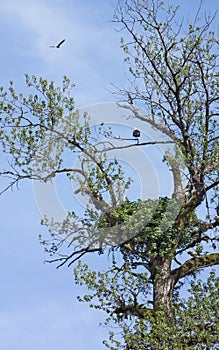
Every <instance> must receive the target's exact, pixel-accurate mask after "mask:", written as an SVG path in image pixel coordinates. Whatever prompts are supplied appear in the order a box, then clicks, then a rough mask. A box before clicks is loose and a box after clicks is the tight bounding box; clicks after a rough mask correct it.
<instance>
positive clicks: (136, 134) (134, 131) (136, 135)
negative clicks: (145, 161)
mask: <svg viewBox="0 0 219 350" xmlns="http://www.w3.org/2000/svg"><path fill="white" fill-rule="evenodd" d="M132 135H133V137H135V138H136V140H137V144H139V137H140V135H141V133H140V131H139V130H138V129H134V130H133V133H132Z"/></svg>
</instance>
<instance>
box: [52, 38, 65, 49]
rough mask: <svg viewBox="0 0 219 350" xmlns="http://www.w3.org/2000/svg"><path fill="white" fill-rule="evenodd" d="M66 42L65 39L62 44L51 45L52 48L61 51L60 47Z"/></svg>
mask: <svg viewBox="0 0 219 350" xmlns="http://www.w3.org/2000/svg"><path fill="white" fill-rule="evenodd" d="M64 42H65V39H63V40H62V41H60V43H58V44H57V45H51V46H50V47H55V48H56V49H59V48H60V46H61V45H62V44H63V43H64Z"/></svg>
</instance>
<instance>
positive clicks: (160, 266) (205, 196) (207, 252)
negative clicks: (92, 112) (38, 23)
mask: <svg viewBox="0 0 219 350" xmlns="http://www.w3.org/2000/svg"><path fill="white" fill-rule="evenodd" d="M213 20H214V17H208V16H205V17H204V19H203V18H202V15H201V8H200V9H199V10H198V12H197V13H196V16H195V18H194V21H193V23H184V22H183V21H179V17H178V12H177V7H174V6H169V7H164V4H163V2H161V1H159V0H148V1H140V0H120V1H119V2H118V6H117V8H116V11H115V17H114V21H115V22H116V23H117V25H118V24H120V25H121V26H122V29H124V30H125V35H124V38H122V39H121V45H122V48H123V50H124V53H125V61H126V63H127V64H128V68H129V72H130V74H131V78H130V80H129V81H130V86H129V87H127V88H126V89H118V90H117V91H116V94H117V95H119V96H120V100H119V105H120V106H122V107H123V108H125V109H127V110H128V111H130V114H131V115H132V116H134V117H135V118H137V119H140V120H142V121H143V122H145V123H148V124H150V125H151V126H152V127H153V128H156V129H157V130H159V131H161V132H162V133H163V134H165V135H166V136H167V137H168V139H169V142H170V143H171V142H174V143H175V153H173V152H169V153H167V154H166V155H165V159H164V160H165V161H166V163H167V164H168V166H169V169H170V171H171V172H172V174H173V179H174V191H173V194H172V197H171V198H167V197H164V198H158V199H156V200H150V199H148V200H146V201H140V200H137V198H136V201H135V202H131V201H130V200H128V199H124V198H123V197H124V193H125V189H126V188H127V187H128V186H129V184H130V183H129V181H125V180H124V176H123V171H122V168H121V166H120V164H119V162H118V161H117V160H113V161H109V160H108V157H107V151H108V150H109V149H110V150H111V149H112V147H114V146H113V141H112V140H113V134H112V133H111V132H110V130H107V129H106V128H105V127H104V126H100V131H99V132H100V134H99V136H95V135H94V134H93V133H92V128H91V127H90V125H89V116H88V115H87V114H85V115H84V116H80V114H79V112H78V111H77V110H75V109H74V101H73V99H72V97H69V96H70V91H71V85H70V82H69V80H68V79H67V78H66V77H65V78H64V81H63V85H62V87H58V88H56V87H55V85H54V83H53V82H51V83H48V82H47V81H46V80H44V79H42V78H40V79H39V80H37V79H36V78H35V77H32V78H30V77H28V76H27V77H26V81H27V85H28V86H29V87H30V88H34V89H35V90H36V91H37V92H36V94H35V95H30V96H29V97H28V98H25V97H23V95H21V94H19V95H18V94H16V92H15V90H14V88H13V84H12V83H11V86H10V87H9V92H8V93H7V92H5V91H4V89H1V106H0V108H1V115H2V117H1V118H2V119H1V121H2V125H3V126H4V128H2V129H1V133H0V138H1V141H2V145H3V150H4V151H5V152H7V153H9V154H11V156H12V161H11V168H10V169H7V170H3V171H2V172H1V175H2V176H9V177H10V179H11V180H10V182H9V184H8V186H6V188H5V189H4V190H6V189H8V188H10V187H12V186H13V185H15V184H17V183H19V181H20V180H22V179H26V178H29V179H36V180H40V181H44V182H46V181H51V180H52V179H53V177H55V176H56V175H57V174H60V173H62V174H66V175H67V176H68V178H69V179H70V180H72V179H73V178H74V179H75V180H77V181H78V184H79V187H78V191H80V192H81V193H82V194H83V195H87V196H88V197H89V203H88V206H87V208H86V210H85V212H84V217H83V218H82V219H80V220H79V218H78V217H77V215H76V213H74V212H73V211H72V212H69V213H68V215H67V217H66V219H65V220H64V221H63V222H62V223H57V222H54V221H50V220H48V219H47V218H45V220H44V222H43V223H44V224H45V225H47V226H49V231H50V232H51V240H48V241H47V240H44V239H43V238H41V242H42V243H43V244H44V245H45V248H46V250H47V251H48V252H49V253H50V254H58V255H59V256H57V257H55V258H54V259H53V260H52V261H56V262H58V264H59V266H61V265H63V264H65V263H68V264H69V265H71V264H72V263H73V262H75V261H76V260H78V259H80V258H81V257H82V256H83V255H85V254H87V253H91V252H98V253H104V252H105V251H106V252H108V253H110V254H111V256H112V266H111V268H110V270H109V271H107V272H104V273H102V272H99V273H97V272H95V271H90V270H89V267H88V266H87V265H84V264H82V263H81V262H79V264H78V266H77V267H76V268H75V270H74V274H75V279H76V283H79V284H82V283H85V284H86V285H87V286H88V288H89V289H90V290H91V291H93V292H92V293H91V294H90V295H86V296H85V297H84V298H81V300H83V301H84V300H85V301H89V302H91V305H92V306H93V307H97V308H101V309H103V310H105V311H106V312H108V314H109V320H108V321H110V320H112V321H113V322H116V323H118V324H119V325H120V326H121V327H122V329H123V333H122V336H123V339H124V343H123V344H122V343H120V342H119V341H117V340H115V339H114V336H113V334H112V333H111V335H110V336H111V340H112V342H114V343H115V347H114V345H113V344H112V345H107V346H108V347H109V348H111V349H118V348H119V347H121V348H123V349H127V350H128V349H145V348H147V349H171V348H172V349H181V348H188V349H189V348H197V349H205V348H214V347H215V348H216V346H218V343H219V339H218V321H217V314H218V301H217V296H216V290H217V289H216V288H218V279H217V278H216V277H215V275H214V273H211V276H210V277H209V279H208V280H207V282H206V283H202V282H201V281H198V282H197V283H195V282H192V285H191V296H190V297H189V298H188V300H187V304H183V303H182V301H181V300H180V299H179V298H178V292H179V290H180V286H181V285H182V284H183V282H184V280H185V278H187V277H194V276H196V274H197V272H199V271H200V270H201V269H202V270H203V269H205V268H207V267H210V266H216V265H218V263H219V253H218V252H216V244H217V242H218V236H217V232H218V226H219V217H218V212H219V206H218V205H219V203H218V185H219V133H218V131H219V123H218V115H219V112H218V101H219V95H218V88H219V74H218V65H217V60H218V51H217V50H218V40H217V38H216V37H215V35H214V33H213V31H211V25H212V23H213ZM177 23H178V24H177ZM142 109H143V110H144V111H145V113H142V112H140V111H142ZM109 137H110V143H109ZM104 138H105V139H104ZM152 143H153V142H152ZM109 145H110V146H109ZM141 145H142V144H141V143H140V142H139V143H138V144H137V145H134V147H141ZM144 145H145V144H144ZM65 150H70V151H71V154H72V153H74V152H80V154H81V156H80V166H79V167H77V168H72V167H71V166H69V165H66V163H65V157H64V152H65ZM4 190H3V191H4ZM200 207H201V208H202V215H201V217H200V215H199V212H198V209H199V208H200ZM145 218H146V219H145ZM66 242H67V244H68V245H69V246H70V248H72V251H71V252H70V253H69V251H68V250H67V252H66V251H65V253H63V252H62V250H61V249H62V248H63V249H65V248H66V244H65V243H66ZM107 245H109V246H110V248H108V249H107V248H106V246H107ZM200 301H202V303H201V302H200ZM191 315H192V316H191ZM133 320H134V321H133ZM130 321H131V323H130Z"/></svg>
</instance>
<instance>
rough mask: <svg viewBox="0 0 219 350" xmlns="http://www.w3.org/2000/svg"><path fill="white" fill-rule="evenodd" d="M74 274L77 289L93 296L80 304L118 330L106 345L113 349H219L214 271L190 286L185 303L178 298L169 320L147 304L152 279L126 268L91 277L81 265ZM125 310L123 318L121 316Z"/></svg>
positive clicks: (218, 305) (218, 281)
mask: <svg viewBox="0 0 219 350" xmlns="http://www.w3.org/2000/svg"><path fill="white" fill-rule="evenodd" d="M74 275H75V281H76V283H77V284H80V285H81V284H84V283H85V284H86V285H87V286H88V288H89V290H90V291H93V294H86V295H85V296H84V297H80V298H79V300H80V301H82V302H89V304H90V306H91V307H93V308H96V309H100V310H102V311H104V312H106V313H107V315H108V317H107V319H106V322H105V325H107V326H110V327H112V328H115V326H116V327H117V331H116V332H113V331H111V332H110V334H109V341H104V344H105V345H106V347H107V348H109V349H111V350H116V349H124V350H125V349H129V350H138V349H142V350H144V349H151V350H152V349H161V350H165V349H166V350H169V349H173V350H175V349H176V350H181V349H188V350H189V349H199V350H201V349H203V350H204V349H206V348H209V349H210V348H211V349H217V347H218V346H219V322H218V319H219V318H218V316H219V314H218V312H219V301H218V287H219V278H218V277H217V276H216V273H215V271H212V272H210V274H209V277H208V278H207V281H206V282H203V281H202V280H197V281H196V282H195V281H192V282H191V285H190V289H189V290H188V292H187V293H188V298H187V300H186V299H183V298H181V297H180V298H178V299H177V300H175V302H174V304H173V305H172V308H171V313H172V317H171V320H170V319H169V318H167V315H166V311H165V309H163V308H162V307H160V309H159V310H157V312H156V313H154V312H153V310H152V309H151V308H150V307H146V306H145V305H144V303H146V300H147V299H148V296H149V295H150V285H149V283H148V282H149V280H148V276H147V274H144V273H141V274H139V276H138V278H135V277H134V274H132V273H131V271H130V269H129V266H128V265H127V264H126V265H124V266H123V267H122V268H121V269H120V268H119V267H118V266H117V265H116V266H112V269H110V270H109V271H108V272H97V271H93V272H92V271H90V270H89V268H88V265H86V264H82V263H81V262H79V263H78V266H77V267H76V268H75V269H74ZM140 300H141V304H140V303H139V301H140ZM125 305H126V310H127V313H126V314H125V315H124V314H123V313H119V311H120V310H122V307H124V309H125ZM134 305H135V307H136V308H135V313H132V309H131V308H132V307H133V308H134ZM118 333H119V335H120V336H119V337H118V336H117V335H118ZM121 338H122V339H123V340H121Z"/></svg>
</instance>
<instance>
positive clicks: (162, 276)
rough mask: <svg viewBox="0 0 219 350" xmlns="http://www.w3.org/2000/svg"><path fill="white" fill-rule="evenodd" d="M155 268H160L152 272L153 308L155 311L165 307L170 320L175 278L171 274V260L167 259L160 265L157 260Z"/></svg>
mask: <svg viewBox="0 0 219 350" xmlns="http://www.w3.org/2000/svg"><path fill="white" fill-rule="evenodd" d="M153 266H159V268H158V269H157V270H156V271H153V272H152V281H153V306H154V310H155V311H156V310H158V309H159V308H160V307H164V309H165V310H166V311H167V316H168V318H171V303H172V298H173V287H174V276H173V275H172V274H171V269H170V266H171V259H169V258H168V259H166V260H165V261H164V262H162V264H159V263H158V261H157V259H155V261H154V265H153Z"/></svg>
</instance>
